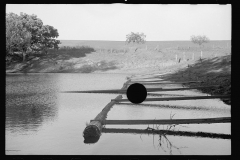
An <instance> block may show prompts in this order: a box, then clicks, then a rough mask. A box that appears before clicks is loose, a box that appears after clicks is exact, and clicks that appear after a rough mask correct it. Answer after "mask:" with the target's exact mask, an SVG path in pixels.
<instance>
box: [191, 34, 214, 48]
mask: <svg viewBox="0 0 240 160" xmlns="http://www.w3.org/2000/svg"><path fill="white" fill-rule="evenodd" d="M191 41H192V42H193V43H195V44H198V45H199V46H200V47H201V46H202V44H203V43H208V42H209V41H210V40H209V38H208V37H206V36H205V35H203V36H194V35H193V36H191Z"/></svg>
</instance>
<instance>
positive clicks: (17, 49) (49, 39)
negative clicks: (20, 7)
mask: <svg viewBox="0 0 240 160" xmlns="http://www.w3.org/2000/svg"><path fill="white" fill-rule="evenodd" d="M58 36H59V34H58V30H57V29H55V28H54V27H53V26H50V25H43V22H42V20H41V19H39V18H37V16H36V15H28V14H26V13H22V12H21V13H20V15H17V14H15V13H7V14H6V61H7V63H11V62H12V61H11V60H12V58H13V57H14V56H15V55H16V54H21V56H22V61H25V58H26V56H29V55H32V56H34V55H35V53H37V54H39V53H41V54H44V53H47V49H58V48H59V47H58V44H60V41H59V40H56V39H55V38H57V37H58Z"/></svg>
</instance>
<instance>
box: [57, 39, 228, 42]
mask: <svg viewBox="0 0 240 160" xmlns="http://www.w3.org/2000/svg"><path fill="white" fill-rule="evenodd" d="M58 40H60V39H58ZM60 41H121V42H125V41H123V40H80V39H78V40H76V39H73V40H71V39H61V40H60ZM149 41H151V42H152V41H156V42H159V41H191V40H149ZM149 41H146V42H149ZM210 41H231V39H230V40H228V39H223V40H210Z"/></svg>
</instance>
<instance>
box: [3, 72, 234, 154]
mask: <svg viewBox="0 0 240 160" xmlns="http://www.w3.org/2000/svg"><path fill="white" fill-rule="evenodd" d="M126 76H127V75H125V74H77V73H75V74H72V73H71V74H70V73H63V74H60V73H36V74H34V73H31V74H8V75H7V76H6V121H5V124H6V125H5V131H6V132H5V139H6V145H5V150H6V151H5V153H6V154H7V155H28V154H31V155H169V154H173V155H179V154H181V155H230V154H231V139H230V138H221V137H220V138H219V137H216V136H215V137H214V136H213V137H201V136H186V135H165V136H161V135H159V134H144V133H138V131H140V132H141V131H143V130H144V129H146V128H147V127H151V128H157V127H158V129H167V126H166V125H164V126H163V125H161V126H159V125H149V126H148V125H125V126H124V125H123V126H121V125H109V126H108V125H107V126H106V128H104V129H103V133H102V135H101V137H100V139H99V140H98V141H97V142H96V143H93V144H88V143H84V138H83V136H82V133H83V130H84V129H85V127H86V123H89V121H90V120H91V119H94V118H95V117H96V115H97V114H98V113H99V112H100V111H101V110H102V109H103V107H104V106H105V105H106V104H107V103H109V102H110V100H111V99H114V98H115V97H116V96H117V95H118V94H90V93H61V91H78V90H79V91H80V90H100V89H120V88H122V86H123V83H124V82H125V81H126ZM147 87H156V86H147ZM157 87H159V85H158V86H157ZM161 87H163V88H164V87H165V88H170V87H172V88H175V87H180V86H179V85H167V86H166V85H163V86H161ZM153 93H154V94H152V95H148V97H154V96H164V97H169V96H171V97H172V96H184V95H198V96H199V95H206V94H203V93H200V92H199V91H197V90H192V91H175V92H174V91H171V92H164V93H160V92H153ZM157 94H162V95H157ZM123 98H124V99H125V98H126V96H125V95H124V96H123ZM170 116H172V118H173V119H181V118H184V119H186V118H214V117H231V106H228V105H225V104H224V103H223V102H222V101H220V100H218V99H212V100H209V99H207V100H184V101H167V102H143V103H142V105H131V104H116V105H114V106H113V108H112V109H111V110H110V112H109V113H108V116H107V119H109V120H110V119H115V120H116V119H170ZM131 129H132V130H135V131H132V130H131ZM174 131H176V132H179V131H186V132H207V133H216V134H231V124H230V123H219V124H191V125H176V126H175V127H174Z"/></svg>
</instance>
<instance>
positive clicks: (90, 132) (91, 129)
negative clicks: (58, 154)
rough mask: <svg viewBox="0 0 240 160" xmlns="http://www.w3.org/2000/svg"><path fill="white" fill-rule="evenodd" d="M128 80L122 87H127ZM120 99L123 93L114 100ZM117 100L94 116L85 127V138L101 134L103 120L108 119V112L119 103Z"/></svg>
mask: <svg viewBox="0 0 240 160" xmlns="http://www.w3.org/2000/svg"><path fill="white" fill-rule="evenodd" d="M128 81H130V80H128ZM128 81H127V82H125V83H124V84H123V87H122V89H125V88H126V87H127V86H126V84H127V83H128ZM120 99H122V95H118V96H117V97H116V98H115V99H114V100H116V101H117V100H120ZM116 101H111V102H109V103H108V104H107V105H106V106H105V107H104V108H103V110H102V111H101V112H100V113H99V114H98V115H97V116H96V117H95V118H94V120H93V121H91V122H90V124H89V125H88V126H87V127H86V128H85V129H84V131H83V137H84V138H85V139H87V138H93V137H100V136H101V131H102V125H103V121H104V120H105V119H106V117H107V113H108V112H109V111H110V109H111V108H112V106H113V105H114V104H115V103H117V102H116Z"/></svg>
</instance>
